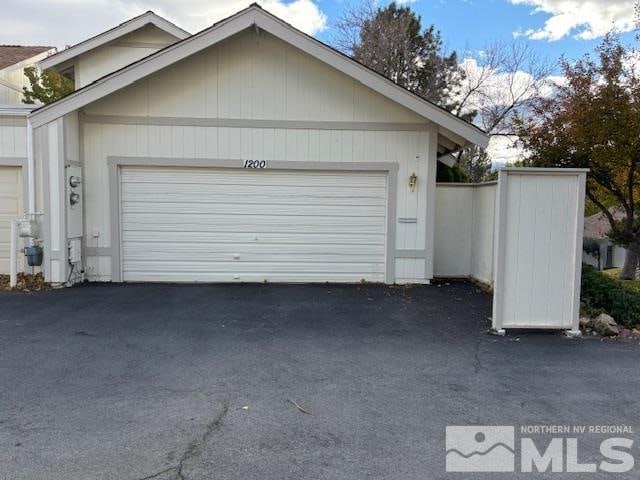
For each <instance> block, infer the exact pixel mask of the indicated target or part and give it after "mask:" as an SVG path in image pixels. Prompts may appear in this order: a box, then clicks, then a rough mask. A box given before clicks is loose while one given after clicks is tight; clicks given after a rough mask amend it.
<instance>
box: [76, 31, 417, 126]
mask: <svg viewBox="0 0 640 480" xmlns="http://www.w3.org/2000/svg"><path fill="white" fill-rule="evenodd" d="M85 110H86V112H87V113H90V114H96V115H129V116H140V115H142V116H164V117H200V118H246V119H249V118H250V119H269V120H314V121H361V122H408V123H413V122H418V123H426V121H425V119H424V118H422V117H420V116H419V115H417V114H415V113H414V112H411V111H410V110H407V109H405V108H404V107H402V106H400V105H398V104H396V103H394V102H392V101H390V100H388V99H386V98H384V97H383V96H381V95H379V94H377V93H375V92H373V91H372V90H370V89H368V88H367V87H365V86H363V85H362V84H360V83H358V82H356V81H355V80H353V79H351V78H349V77H347V76H346V75H344V74H343V73H341V72H339V71H337V70H335V69H333V68H331V67H329V66H327V65H325V64H323V63H321V62H318V61H317V60H315V59H314V58H312V57H311V56H309V55H307V54H305V53H303V52H302V51H300V50H298V49H296V48H294V47H292V46H289V45H286V44H285V43H283V42H282V41H280V40H278V39H276V38H275V37H273V36H271V35H269V34H267V33H265V32H261V33H260V34H256V33H255V31H253V30H249V31H245V32H242V33H240V34H238V35H236V36H235V37H233V38H232V39H229V40H227V41H225V42H222V43H221V44H219V45H216V46H214V47H211V48H209V49H207V50H205V51H203V52H201V53H198V54H195V55H193V56H192V57H189V58H187V59H185V60H183V61H181V62H178V63H176V64H175V65H172V66H171V67H168V68H167V69H165V70H163V71H162V72H159V73H157V74H155V75H152V76H151V77H149V78H148V79H144V80H141V81H140V82H138V83H136V84H135V85H133V86H132V87H130V88H128V89H126V90H124V91H121V92H119V93H115V94H113V95H111V96H109V97H107V98H105V99H103V100H100V101H98V102H96V103H94V104H92V105H90V106H88V107H86V108H85Z"/></svg>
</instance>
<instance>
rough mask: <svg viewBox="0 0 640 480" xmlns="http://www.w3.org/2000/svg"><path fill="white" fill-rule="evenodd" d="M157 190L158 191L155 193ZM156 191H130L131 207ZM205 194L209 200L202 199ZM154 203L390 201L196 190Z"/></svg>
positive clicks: (376, 204) (378, 203) (370, 203)
mask: <svg viewBox="0 0 640 480" xmlns="http://www.w3.org/2000/svg"><path fill="white" fill-rule="evenodd" d="M167 188H171V187H167ZM156 193H157V192H156ZM154 195H156V194H155V193H151V192H150V193H140V192H131V193H127V197H128V199H129V202H130V204H131V206H132V207H134V206H136V204H146V203H147V202H148V201H149V200H151V199H154V198H153V197H154ZM205 195H206V200H204V199H202V197H204V196H205ZM154 201H155V203H156V204H157V205H162V204H164V203H170V204H178V203H180V204H184V205H194V204H195V205H203V206H209V207H210V208H215V207H217V206H225V205H247V206H251V205H264V204H265V203H268V204H269V205H284V206H289V205H316V206H322V205H326V206H334V205H344V203H345V202H349V203H350V204H351V205H360V206H364V207H366V206H374V207H379V206H381V205H382V206H384V205H386V203H387V201H386V198H384V197H382V198H381V197H374V196H371V197H368V196H364V195H362V196H357V197H356V196H347V195H344V196H340V197H339V196H333V197H327V196H324V197H322V196H320V195H316V196H312V195H281V194H273V195H265V194H260V195H258V194H255V193H247V194H244V195H223V194H218V193H216V194H212V193H211V192H206V191H205V192H197V191H195V190H193V191H191V192H184V193H179V194H176V193H173V192H172V193H166V194H164V195H163V196H162V198H159V199H158V198H155V199H154Z"/></svg>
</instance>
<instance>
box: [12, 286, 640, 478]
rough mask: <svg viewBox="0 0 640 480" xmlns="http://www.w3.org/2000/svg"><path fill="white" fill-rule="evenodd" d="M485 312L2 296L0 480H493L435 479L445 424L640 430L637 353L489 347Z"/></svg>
mask: <svg viewBox="0 0 640 480" xmlns="http://www.w3.org/2000/svg"><path fill="white" fill-rule="evenodd" d="M490 309H491V298H490V296H488V295H486V294H484V293H481V292H480V291H478V290H477V289H476V288H475V287H474V286H472V285H469V284H465V283H451V284H447V285H442V286H427V287H416V288H390V287H383V286H379V285H361V286H336V285H300V286H292V285H201V286H195V285H190V286H186V285H108V284H105V285H98V284H93V285H85V286H81V287H78V288H73V289H66V290H60V291H52V292H45V293H38V294H24V293H11V294H2V295H1V296H0V478H2V479H28V480H38V479H47V480H50V479H64V480H74V479H78V480H93V479H101V480H108V479H118V480H127V479H131V480H136V479H151V478H154V479H160V480H168V479H189V480H192V479H223V480H235V479H239V480H240V479H242V480H250V479H260V480H265V479H267V480H269V479H325V478H326V479H358V480H361V479H378V478H384V479H393V480H404V479H437V478H459V479H469V478H482V479H484V478H487V479H493V478H496V475H494V474H486V475H483V474H478V475H475V474H457V475H456V474H450V475H446V474H445V427H446V426H447V425H465V424H476V425H517V426H519V425H540V424H544V425H548V424H554V425H555V424H560V425H573V424H578V425H592V424H594V425H621V424H623V425H631V426H634V427H640V425H638V424H639V423H640V422H639V420H638V419H639V418H640V408H639V401H638V399H639V398H640V382H639V381H638V380H639V378H638V372H639V369H638V368H639V365H640V347H639V346H638V345H637V344H636V343H623V342H612V341H599V340H595V339H578V340H570V339H567V338H564V337H562V336H560V335H558V334H526V335H519V336H515V335H510V336H507V337H505V338H499V337H492V336H489V335H486V334H485V331H486V329H487V327H488V317H489V316H490ZM294 402H295V403H296V404H297V405H298V406H299V407H301V409H303V410H305V411H307V412H309V413H303V411H301V410H300V409H298V407H297V406H296V405H295V404H294ZM598 438H599V437H593V436H589V437H587V438H585V439H584V440H583V439H580V441H581V444H580V447H581V449H582V450H581V453H580V455H581V458H580V460H581V461H588V460H590V459H597V458H599V457H598V445H599V441H600V440H601V439H600V440H598ZM635 448H636V451H637V445H636V447H635ZM638 457H640V456H638ZM638 460H640V458H638ZM637 463H640V461H638V462H637ZM592 476H593V478H601V477H599V476H598V474H594V475H592ZM637 476H638V473H637V471H635V473H634V474H629V476H628V477H625V476H623V475H618V476H616V477H614V478H637ZM521 477H522V478H542V477H541V476H539V475H538V476H532V475H525V474H523V475H521ZM505 478H513V476H507V477H505ZM545 478H564V475H562V474H560V475H555V476H552V477H551V476H550V477H545ZM567 478H576V477H575V474H573V475H569V476H567ZM581 478H589V476H588V475H583V476H582V477H581Z"/></svg>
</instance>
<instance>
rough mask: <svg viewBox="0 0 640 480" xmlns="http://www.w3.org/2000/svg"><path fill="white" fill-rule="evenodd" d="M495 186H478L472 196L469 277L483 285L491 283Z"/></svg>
mask: <svg viewBox="0 0 640 480" xmlns="http://www.w3.org/2000/svg"><path fill="white" fill-rule="evenodd" d="M496 191H497V185H496V184H495V183H493V184H487V185H478V186H476V187H475V188H474V195H473V197H474V198H473V227H472V232H471V270H470V275H471V277H472V278H475V279H476V280H480V281H481V282H483V283H487V284H491V283H493V263H494V259H493V249H494V239H495V216H496Z"/></svg>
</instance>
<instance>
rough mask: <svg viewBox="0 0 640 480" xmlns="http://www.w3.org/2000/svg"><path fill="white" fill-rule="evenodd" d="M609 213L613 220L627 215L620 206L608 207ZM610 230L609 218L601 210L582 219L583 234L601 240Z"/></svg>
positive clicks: (622, 218)
mask: <svg viewBox="0 0 640 480" xmlns="http://www.w3.org/2000/svg"><path fill="white" fill-rule="evenodd" d="M609 213H611V215H612V216H613V218H614V219H615V220H624V219H625V218H627V215H626V213H625V211H624V209H622V208H621V207H610V208H609ZM610 231H611V224H610V223H609V219H608V218H607V217H606V216H605V215H604V213H602V212H598V213H596V214H594V215H591V216H589V217H587V218H585V219H584V236H585V237H590V238H596V239H598V240H602V239H605V238H607V234H608V233H609V232H610Z"/></svg>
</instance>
